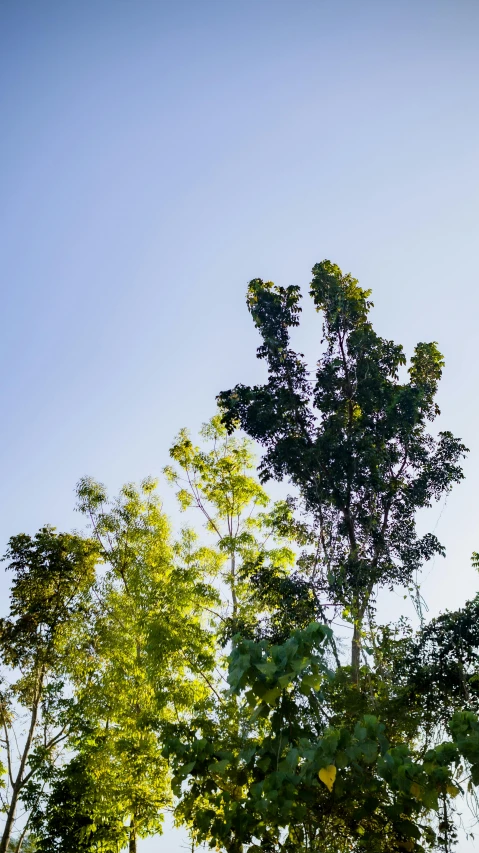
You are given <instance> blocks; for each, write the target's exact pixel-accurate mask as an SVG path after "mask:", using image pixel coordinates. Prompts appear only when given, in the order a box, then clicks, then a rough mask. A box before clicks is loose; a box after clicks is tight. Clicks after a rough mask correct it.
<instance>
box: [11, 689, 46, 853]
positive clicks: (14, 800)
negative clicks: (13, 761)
mask: <svg viewBox="0 0 479 853" xmlns="http://www.w3.org/2000/svg"><path fill="white" fill-rule="evenodd" d="M43 677H44V673H43V672H42V673H41V675H40V678H39V680H38V687H37V695H36V697H35V701H34V703H33V707H32V716H31V720H30V727H29V730H28V735H27V739H26V742H25V746H24V749H23V753H22V757H21V760H20V766H19V768H18V773H17V777H16V779H15V782H14V784H13V785H12V797H11V800H10V805H9V807H8V811H7V816H6V818H5V826H4V829H3V835H2V839H1V841H0V853H7V849H8V845H9V842H10V837H11V834H12V829H13V824H14V821H15V814H16V811H17V805H18V799H19V796H20V791H21V790H22V787H23V784H24V780H23V774H24V772H25V766H26V763H27V759H28V756H29V753H30V748H31V745H32V740H33V735H34V733H35V727H36V724H37V718H38V705H39V702H40V696H41V690H42V684H43Z"/></svg>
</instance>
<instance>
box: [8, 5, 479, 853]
mask: <svg viewBox="0 0 479 853" xmlns="http://www.w3.org/2000/svg"><path fill="white" fill-rule="evenodd" d="M478 39H479V5H478V4H477V3H476V2H468V0H446V1H445V0H422V2H420V3H418V2H417V0H413V2H409V0H401V2H394V0H391V2H386V3H385V2H370V0H363V2H361V3H358V2H355V0H334V2H321V0H293V1H292V2H290V0H221V2H220V0H194V2H191V0H175V2H171V0H163V2H162V0H155V2H153V0H151V2H150V0H81V2H73V1H72V0H41V2H39V0H34V2H28V0H0V115H1V117H2V133H1V135H0V181H1V194H0V274H1V282H2V290H1V296H2V313H1V318H0V323H1V334H0V371H1V373H2V376H1V381H2V388H3V416H2V418H1V421H0V431H1V452H2V478H1V481H0V489H1V505H2V512H1V515H0V547H1V548H2V553H3V551H4V548H5V545H6V542H7V540H8V537H9V536H11V535H13V534H15V533H18V532H21V531H25V532H28V533H34V532H35V531H36V530H37V529H38V528H39V527H40V526H42V525H43V524H45V523H50V524H53V525H55V526H56V527H57V528H59V529H66V530H70V529H72V528H75V527H78V526H79V525H80V523H81V522H80V519H79V517H78V515H76V514H75V512H74V486H75V483H76V482H77V481H78V479H79V478H80V477H81V476H83V475H85V474H89V475H92V476H94V477H95V478H96V479H99V480H101V481H103V482H104V483H106V484H107V485H108V487H109V489H110V490H111V491H112V492H113V493H114V492H115V491H116V490H117V489H118V487H119V486H120V485H121V484H122V483H124V482H126V481H131V480H134V481H135V480H139V479H141V478H143V477H144V476H146V475H148V474H153V475H157V474H160V472H161V469H162V466H163V465H165V464H166V463H167V461H168V448H169V446H170V444H171V441H172V439H173V437H174V436H175V434H176V433H177V432H178V430H179V429H180V428H181V427H183V426H187V427H188V428H189V429H191V430H192V431H193V432H196V431H197V429H198V428H199V427H200V426H201V424H202V423H203V422H204V421H205V420H207V419H208V418H209V417H210V416H211V415H212V414H213V413H214V410H215V397H216V395H217V394H218V393H219V392H220V391H222V390H224V389H226V388H230V387H231V386H232V385H233V384H235V383H236V382H244V383H251V382H258V381H261V380H262V379H263V377H264V372H263V366H262V364H261V362H258V361H257V359H256V357H255V349H256V347H257V345H258V343H259V341H258V338H257V334H256V332H255V330H254V327H253V325H252V323H251V320H250V318H249V316H248V312H247V310H246V307H245V299H244V297H245V290H246V285H247V282H248V281H249V280H250V279H251V278H254V277H262V278H264V279H268V280H273V281H275V282H276V283H278V284H282V285H288V284H299V285H301V286H302V287H303V288H304V292H305V295H306V294H307V286H308V283H309V281H310V278H311V275H310V273H311V267H312V266H313V264H314V263H316V262H317V261H320V260H322V259H323V258H329V259H331V260H332V261H334V262H335V263H337V264H339V266H340V267H341V268H342V269H343V270H345V271H349V272H352V273H353V274H354V275H355V276H356V277H357V278H358V279H359V281H360V284H361V285H362V286H364V287H370V288H372V290H373V300H374V303H375V308H374V312H373V321H374V324H375V327H376V330H377V331H378V332H379V333H380V334H381V335H383V336H384V337H387V338H392V339H394V340H396V341H397V342H401V343H403V344H404V346H405V348H406V352H407V353H408V354H409V355H410V354H411V352H412V349H413V347H414V344H415V343H416V342H417V341H423V340H426V341H429V340H435V341H438V343H439V347H440V349H441V351H442V352H443V353H444V355H445V359H446V369H445V372H444V377H443V380H442V383H441V389H440V393H439V403H440V407H441V410H442V416H441V421H440V427H441V428H444V429H450V430H451V431H452V432H453V433H455V434H456V435H459V436H461V437H462V438H463V440H464V441H465V443H466V445H467V446H468V447H469V448H470V451H471V452H470V454H469V456H468V459H467V462H466V465H465V473H466V479H465V481H464V482H463V483H462V484H461V485H460V486H459V487H456V488H455V490H454V492H453V493H452V494H451V495H450V496H449V498H448V499H447V501H446V502H444V501H443V502H442V503H441V504H440V505H439V506H435V507H434V508H433V509H431V510H430V512H429V515H428V518H427V519H424V520H423V519H421V524H423V523H424V524H425V525H426V527H427V529H434V530H435V532H436V534H437V535H438V536H439V538H440V539H441V540H442V542H443V543H444V544H445V546H446V548H447V557H446V559H444V560H437V561H436V562H435V564H434V565H433V566H428V567H427V568H426V571H425V581H424V584H423V594H424V597H425V600H426V602H427V604H428V606H429V615H436V614H437V613H439V612H440V611H441V610H444V609H445V608H450V609H454V608H457V607H460V606H461V604H462V603H463V602H464V601H465V600H466V599H467V598H468V597H469V598H470V597H471V596H473V595H474V594H475V593H476V591H477V587H478V580H479V579H478V578H477V574H476V573H474V572H473V570H472V568H471V565H470V555H471V552H472V551H473V550H479V531H478V530H477V523H476V520H477V499H476V484H477V481H478V477H479V401H478V394H477V387H478V372H479V361H478V359H477V355H476V340H477V316H478V307H479V305H478V301H479V300H478V273H477V245H478V225H479V206H478V189H479V156H478V150H479V148H478V143H479V139H478V136H479V111H478V109H477V92H478V84H479V55H478V51H477V44H478ZM320 337H321V327H320V320H319V318H318V317H317V315H315V314H314V312H313V311H312V309H311V307H310V306H307V305H305V312H304V322H303V325H302V327H301V330H300V332H299V337H298V338H297V340H298V342H299V343H298V345H299V346H300V348H301V351H303V352H305V353H306V354H307V355H308V356H309V357H310V358H311V361H312V362H313V363H314V360H315V359H316V358H317V356H318V353H319V349H320ZM161 490H162V494H164V501H165V507H166V508H167V509H168V511H170V512H171V513H173V515H174V504H173V498H172V495H171V493H170V491H169V489H168V487H167V486H166V485H163V484H162V485H161ZM7 581H8V579H5V578H4V577H2V578H1V587H0V589H1V592H2V595H3V606H4V607H5V606H6V604H7V598H6V596H7ZM384 606H385V612H388V613H389V612H391V613H392V612H393V611H394V610H395V609H396V610H397V611H398V612H399V610H400V609H401V608H403V607H406V608H407V606H408V605H407V602H406V603H404V602H403V600H402V597H399V596H397V598H396V600H392V601H391V600H389V601H388V602H385V604H384ZM182 844H183V838H182V836H181V835H178V834H175V833H174V832H170V831H168V832H167V833H165V835H164V836H163V838H162V839H152V840H149V841H145V842H140V845H139V853H153V851H157V853H167V851H168V853H170V851H171V853H176V851H180V850H182V849H183V847H182ZM469 849H472V848H471V847H469V846H468V845H467V843H466V842H463V844H462V846H461V848H460V853H466V851H468V850H469Z"/></svg>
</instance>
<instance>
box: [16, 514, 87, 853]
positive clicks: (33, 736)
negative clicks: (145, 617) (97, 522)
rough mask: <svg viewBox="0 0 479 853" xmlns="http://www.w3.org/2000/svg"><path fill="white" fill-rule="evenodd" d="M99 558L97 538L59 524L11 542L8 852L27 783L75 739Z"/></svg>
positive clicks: (21, 839)
mask: <svg viewBox="0 0 479 853" xmlns="http://www.w3.org/2000/svg"><path fill="white" fill-rule="evenodd" d="M97 556H98V547H97V545H96V543H94V542H92V541H91V540H88V539H82V538H81V537H78V536H72V535H70V534H67V533H58V534H57V533H55V530H54V528H51V527H45V528H42V529H41V530H40V531H39V532H38V533H37V534H36V535H35V536H34V537H31V536H28V535H27V534H19V535H18V536H13V537H12V538H11V539H10V540H9V544H8V550H7V553H6V555H5V559H6V560H8V561H9V565H8V568H9V569H10V570H11V571H12V572H14V578H13V581H12V586H11V594H10V613H9V616H8V617H7V618H5V619H2V620H1V621H0V654H1V660H2V665H3V670H4V673H3V682H2V691H1V694H0V714H1V725H2V728H3V739H2V746H3V749H4V752H5V756H6V775H7V783H6V790H5V794H2V805H3V809H4V811H5V814H6V819H5V826H4V829H3V834H2V837H1V840H0V853H5V851H7V850H8V849H9V845H10V842H11V836H12V832H13V829H14V825H15V816H16V812H17V807H18V803H19V800H20V799H21V797H22V795H23V793H24V792H25V790H26V787H27V786H28V784H29V783H30V782H31V781H32V780H34V779H35V778H36V777H37V776H39V775H40V774H41V770H42V768H43V767H45V765H50V764H51V763H52V762H53V761H54V760H55V757H56V755H57V752H58V750H59V748H60V746H61V744H62V743H63V742H64V741H65V739H66V737H67V733H68V713H67V712H68V708H69V707H70V704H71V703H70V701H69V698H68V695H67V693H66V691H65V689H64V688H65V680H66V678H67V673H68V661H69V660H71V658H72V656H74V654H75V646H76V637H77V633H78V628H79V622H81V620H82V616H83V613H84V611H85V605H86V601H87V597H88V592H89V589H90V587H91V584H92V582H93V579H94V571H95V563H96V560H97ZM22 841H23V836H22V837H21V838H20V844H21V843H22ZM25 846H26V843H25ZM17 848H18V844H17ZM24 849H25V847H24Z"/></svg>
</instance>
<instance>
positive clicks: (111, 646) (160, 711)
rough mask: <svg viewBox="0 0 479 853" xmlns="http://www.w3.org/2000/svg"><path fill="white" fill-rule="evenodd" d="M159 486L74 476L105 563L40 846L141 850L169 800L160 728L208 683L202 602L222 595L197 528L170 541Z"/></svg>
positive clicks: (41, 815) (75, 669)
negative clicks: (209, 576)
mask: <svg viewBox="0 0 479 853" xmlns="http://www.w3.org/2000/svg"><path fill="white" fill-rule="evenodd" d="M155 486H156V484H155V482H154V481H152V480H146V481H144V482H143V483H142V485H141V488H140V489H137V488H135V487H134V486H132V485H127V486H125V487H124V488H123V489H122V490H121V493H120V495H119V497H118V498H117V499H116V500H109V499H108V497H107V494H106V492H105V489H104V487H103V486H101V485H100V484H98V483H95V482H94V481H92V480H90V479H84V480H82V481H81V482H80V483H79V486H78V497H79V508H80V510H81V512H82V513H84V514H85V515H86V516H87V517H88V519H89V520H90V524H91V527H92V533H93V537H94V539H95V540H96V542H97V545H98V549H99V554H100V557H101V559H102V560H103V563H104V570H103V572H102V574H101V575H100V576H99V578H98V580H97V582H96V584H95V587H94V588H93V595H92V598H91V604H90V614H89V619H88V620H85V623H84V635H83V642H82V644H81V646H80V647H79V648H78V652H77V656H76V660H75V661H74V662H73V664H72V667H71V679H72V683H73V685H74V688H75V695H76V702H77V705H78V708H79V714H78V715H77V716H78V725H77V730H76V732H75V734H74V736H72V738H71V739H70V747H71V748H72V749H73V750H74V757H73V759H72V761H70V763H69V764H68V765H66V766H65V767H63V768H62V769H61V770H60V771H59V772H58V773H57V775H56V777H55V778H54V779H53V780H52V785H51V792H50V793H49V796H48V797H47V798H46V802H45V804H44V805H43V806H42V808H40V809H38V810H37V815H36V822H35V831H36V832H37V835H38V838H39V842H38V844H39V850H40V851H43V853H53V851H64V850H67V849H68V850H70V849H72V845H74V844H75V845H76V849H84V850H85V851H87V850H88V851H89V850H102V851H105V853H106V851H110V850H111V851H116V850H117V849H119V848H120V847H122V846H123V845H124V844H127V845H128V847H129V850H130V853H134V851H136V843H137V838H138V837H145V836H147V835H149V834H155V833H156V832H159V831H161V825H162V819H163V812H164V810H165V808H167V807H168V806H169V804H170V800H171V795H170V787H169V775H168V768H167V765H166V762H165V759H164V758H163V756H162V738H161V731H162V727H163V726H164V724H165V722H167V721H168V720H171V719H172V718H174V719H181V718H182V716H184V715H186V714H187V713H188V709H189V708H190V707H191V706H192V705H194V704H195V703H196V702H199V701H200V700H201V699H202V697H204V696H205V694H206V693H207V692H208V691H209V677H208V674H209V673H210V671H211V669H212V668H213V665H214V654H213V643H212V635H211V631H210V629H209V626H208V621H207V620H206V619H205V618H204V611H205V607H206V606H209V607H214V604H215V603H216V600H217V599H216V595H215V594H214V591H213V590H212V588H211V587H210V586H209V585H208V583H207V581H206V580H205V574H206V571H207V570H206V568H205V565H204V554H202V553H198V551H197V549H195V546H194V541H193V539H192V537H191V536H187V535H185V536H184V537H183V539H182V541H181V542H179V543H177V544H176V545H175V544H174V543H173V542H172V540H171V536H170V529H169V524H168V521H167V519H166V517H165V515H164V513H163V512H162V510H161V505H160V502H159V499H158V498H157V496H156V493H155ZM75 839H76V840H75Z"/></svg>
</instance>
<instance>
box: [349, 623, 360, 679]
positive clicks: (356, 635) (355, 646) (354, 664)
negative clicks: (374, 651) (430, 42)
mask: <svg viewBox="0 0 479 853" xmlns="http://www.w3.org/2000/svg"><path fill="white" fill-rule="evenodd" d="M360 658H361V622H359V621H356V622H355V623H354V632H353V639H352V642H351V669H352V680H353V682H354V684H358V682H359V664H360Z"/></svg>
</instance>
